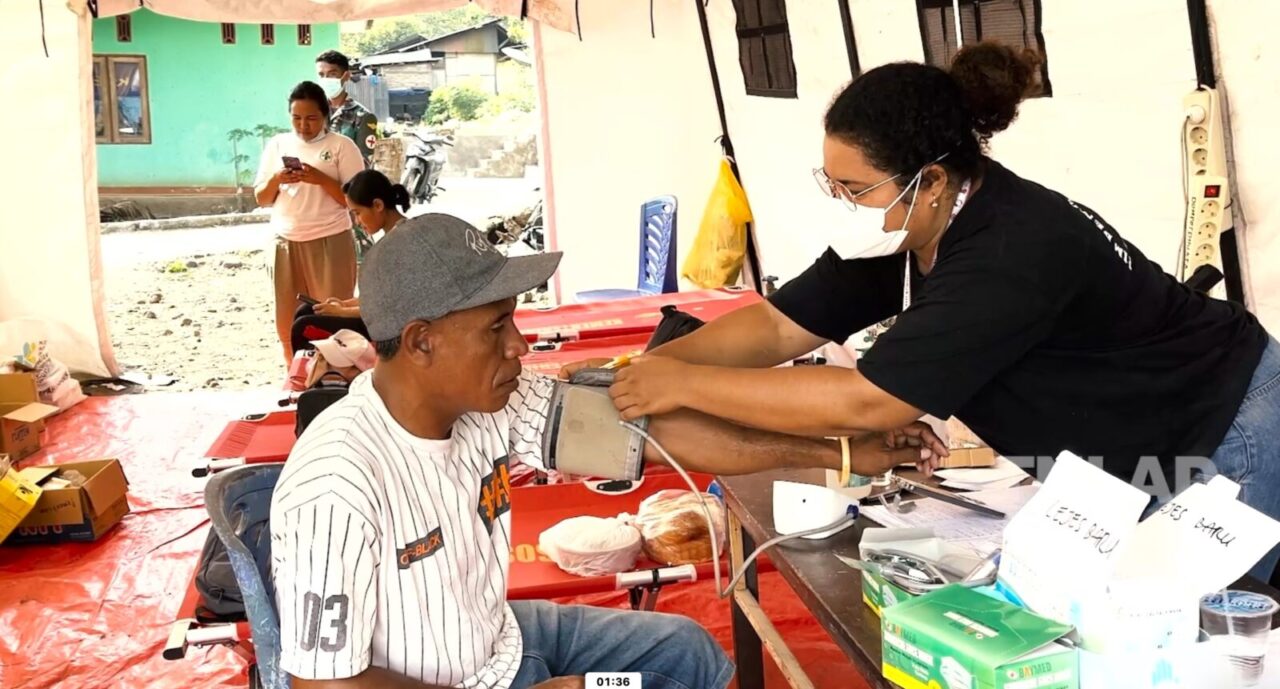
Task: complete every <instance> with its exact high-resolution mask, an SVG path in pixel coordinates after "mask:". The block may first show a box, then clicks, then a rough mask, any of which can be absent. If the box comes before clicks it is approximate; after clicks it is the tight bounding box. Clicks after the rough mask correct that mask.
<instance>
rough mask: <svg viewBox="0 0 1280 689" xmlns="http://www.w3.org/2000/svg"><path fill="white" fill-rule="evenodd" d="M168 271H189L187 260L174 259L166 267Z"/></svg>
mask: <svg viewBox="0 0 1280 689" xmlns="http://www.w3.org/2000/svg"><path fill="white" fill-rule="evenodd" d="M165 272H166V273H185V272H187V262H186V261H174V262H173V263H170V264H169V265H168V266H166V267H165Z"/></svg>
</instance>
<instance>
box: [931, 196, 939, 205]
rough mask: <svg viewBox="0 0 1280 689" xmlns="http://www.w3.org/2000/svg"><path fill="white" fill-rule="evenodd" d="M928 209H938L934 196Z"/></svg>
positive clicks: (936, 198) (936, 199)
mask: <svg viewBox="0 0 1280 689" xmlns="http://www.w3.org/2000/svg"><path fill="white" fill-rule="evenodd" d="M929 207H930V208H937V207H938V197H936V196H935V197H933V203H931V204H929Z"/></svg>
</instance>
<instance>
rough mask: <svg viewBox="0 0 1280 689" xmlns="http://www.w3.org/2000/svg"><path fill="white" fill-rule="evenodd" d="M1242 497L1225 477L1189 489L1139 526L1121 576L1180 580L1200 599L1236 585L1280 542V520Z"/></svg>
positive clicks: (1120, 566) (1122, 561)
mask: <svg viewBox="0 0 1280 689" xmlns="http://www.w3.org/2000/svg"><path fill="white" fill-rule="evenodd" d="M1238 493H1239V486H1238V485H1237V484H1235V483H1234V482H1232V481H1230V480H1228V479H1226V478H1224V477H1222V476H1218V477H1215V478H1214V479H1213V480H1212V481H1211V482H1210V483H1209V484H1208V485H1205V484H1200V483H1197V484H1192V485H1191V486H1188V487H1187V489H1186V490H1184V491H1182V492H1181V493H1179V494H1178V495H1177V496H1176V497H1174V498H1173V499H1172V500H1170V501H1169V502H1168V503H1166V504H1165V505H1164V506H1163V507H1161V508H1160V510H1159V511H1157V512H1156V513H1155V514H1153V515H1151V517H1149V518H1147V519H1146V520H1144V521H1143V522H1142V523H1141V524H1139V525H1138V528H1137V529H1136V530H1135V531H1134V538H1133V540H1132V543H1131V544H1130V545H1129V547H1128V548H1126V550H1125V552H1124V554H1123V556H1122V557H1121V558H1120V561H1119V563H1118V566H1117V568H1116V575H1117V577H1120V578H1134V579H1137V578H1147V579H1156V578H1160V579H1165V580H1170V579H1176V580H1178V581H1181V582H1183V583H1184V584H1185V585H1186V586H1187V587H1189V588H1190V589H1191V591H1192V592H1193V593H1195V594H1196V596H1197V597H1198V596H1200V595H1203V594H1205V593H1210V592H1213V591H1220V590H1222V589H1223V588H1225V587H1227V586H1230V585H1231V584H1232V583H1233V582H1235V581H1236V580H1237V579H1239V578H1240V577H1242V576H1244V575H1245V574H1247V573H1248V572H1249V570H1250V569H1252V568H1253V566H1254V564H1256V563H1257V562H1258V560H1261V559H1262V557H1263V556H1264V555H1266V554H1267V551H1269V550H1271V548H1272V547H1273V546H1275V544H1276V543H1280V522H1277V521H1276V520H1274V519H1272V518H1270V517H1268V516H1267V515H1265V514H1263V513H1261V512H1259V511H1257V510H1255V509H1253V508H1252V507H1249V506H1248V505H1245V504H1244V503H1242V502H1239V501H1238V500H1236V499H1235V496H1236V495H1237V494H1238Z"/></svg>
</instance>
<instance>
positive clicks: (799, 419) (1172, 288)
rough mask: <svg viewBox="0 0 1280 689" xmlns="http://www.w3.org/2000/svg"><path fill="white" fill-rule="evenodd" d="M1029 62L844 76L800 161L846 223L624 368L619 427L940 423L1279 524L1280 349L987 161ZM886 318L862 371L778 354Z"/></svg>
mask: <svg viewBox="0 0 1280 689" xmlns="http://www.w3.org/2000/svg"><path fill="white" fill-rule="evenodd" d="M1038 74H1039V70H1038V67H1037V64H1036V61H1035V60H1034V58H1033V56H1030V55H1028V54H1024V53H1020V52H1016V51H1014V50H1013V49H1010V48H1007V47H1003V46H998V45H993V44H979V45H976V46H973V47H970V48H966V49H964V50H962V51H961V52H960V54H959V55H957V57H956V60H955V63H954V64H953V66H952V67H951V70H950V71H949V72H948V71H944V70H941V69H938V68H936V67H930V66H925V65H920V64H905V63H904V64H890V65H885V66H882V67H878V68H876V69H873V70H871V71H869V72H867V73H865V74H864V75H862V76H860V77H859V78H858V79H857V80H855V81H854V82H853V83H852V84H850V85H849V86H848V87H847V88H846V89H845V90H844V91H843V92H842V93H841V94H840V95H839V97H838V98H836V100H835V102H834V103H833V104H832V105H831V108H830V109H829V110H828V112H827V116H826V123H825V124H826V132H827V136H826V139H825V142H824V145H823V167H822V168H821V169H819V170H816V171H815V176H816V177H817V178H818V181H819V183H820V184H821V185H822V189H823V191H824V192H825V193H826V194H828V195H829V196H831V197H832V198H833V201H832V202H834V203H841V204H843V205H845V206H846V207H847V208H848V210H849V211H850V213H849V215H848V221H849V222H848V226H847V227H842V228H839V231H838V236H837V237H834V238H833V241H832V242H831V244H832V248H831V249H830V250H828V251H827V252H826V253H825V254H824V255H823V256H822V257H820V258H819V259H818V260H817V262H816V263H815V264H814V265H813V267H811V268H810V269H809V270H807V271H806V272H805V273H804V274H802V275H801V276H799V277H798V278H796V279H795V280H793V281H791V282H790V283H788V284H787V285H785V286H784V287H783V288H782V289H781V290H779V291H778V292H777V293H776V294H775V295H773V296H772V297H771V298H770V300H769V301H768V302H766V303H763V304H760V305H757V306H752V307H748V308H746V309H742V310H740V311H738V312H736V313H733V314H730V315H728V316H726V317H724V318H722V319H719V320H717V321H715V322H713V323H710V324H708V325H707V326H706V327H703V328H701V329H699V330H698V331H697V332H695V333H693V334H692V335H689V336H687V337H685V338H682V339H680V340H677V341H675V342H672V343H670V344H668V345H665V346H663V347H661V348H658V349H656V350H655V351H654V352H653V353H652V354H651V355H650V356H646V357H641V358H638V359H636V360H634V362H633V364H632V365H631V366H630V367H628V368H626V369H623V370H622V371H620V372H619V374H618V378H617V383H616V384H615V385H614V387H613V389H612V391H611V392H612V394H613V396H614V399H615V402H616V405H617V407H618V409H619V410H620V411H621V413H622V416H623V418H626V419H633V418H636V417H638V416H641V415H645V414H660V413H664V412H669V411H672V410H674V409H677V408H682V407H683V408H691V409H696V410H698V411H701V412H704V413H708V414H712V415H715V416H719V417H722V418H725V419H728V420H731V421H734V422H737V423H739V424H742V425H746V426H752V427H756V428H761V429H768V430H773V431H781V432H785V433H792V434H797V435H807V436H828V437H829V436H858V435H862V434H865V433H867V432H869V431H884V430H889V429H895V428H899V427H902V426H904V425H906V424H909V423H911V422H913V421H916V420H917V419H920V418H921V417H922V416H923V415H925V414H931V415H933V416H935V417H938V418H941V419H946V418H949V417H951V416H955V417H957V418H958V419H960V420H961V421H962V422H964V423H965V424H966V425H967V426H968V427H969V428H971V429H972V430H973V431H975V432H976V433H977V434H978V435H979V436H980V437H981V438H983V439H984V440H985V441H986V442H988V443H990V444H991V445H992V447H994V448H995V449H996V450H997V451H999V452H1000V453H1001V454H1003V455H1005V456H1007V457H1011V458H1023V457H1025V458H1033V457H1050V458H1051V457H1056V456H1057V455H1058V454H1060V453H1061V452H1062V451H1064V450H1069V451H1071V452H1073V453H1075V454H1077V455H1080V456H1083V457H1098V458H1101V459H1102V462H1103V466H1104V467H1105V468H1106V469H1107V471H1108V472H1110V473H1112V474H1114V475H1116V476H1118V477H1120V478H1122V479H1124V480H1134V482H1135V485H1140V487H1144V488H1147V489H1148V490H1150V492H1152V493H1153V494H1154V495H1155V496H1156V497H1165V498H1167V497H1168V496H1169V495H1170V494H1171V492H1174V491H1176V490H1177V489H1178V488H1179V484H1178V483H1177V482H1178V481H1182V482H1183V483H1184V484H1185V480H1186V479H1187V478H1189V475H1190V474H1191V473H1192V472H1191V471H1187V470H1180V471H1175V469H1183V468H1186V467H1191V468H1198V469H1200V470H1201V471H1202V472H1203V473H1212V472H1218V473H1221V474H1223V475H1225V476H1227V477H1228V478H1231V479H1232V480H1235V481H1236V482H1238V483H1240V484H1241V487H1242V490H1241V499H1242V500H1243V501H1244V502H1246V503H1248V504H1250V505H1252V506H1254V507H1255V508H1257V509H1259V510H1261V511H1262V512H1265V513H1267V514H1269V515H1271V516H1272V517H1280V344H1277V343H1276V341H1275V340H1273V339H1272V338H1271V337H1270V336H1269V335H1268V334H1267V333H1266V331H1265V330H1264V329H1263V328H1262V326H1261V325H1260V324H1259V323H1258V321H1257V319H1255V318H1254V316H1253V315H1252V314H1250V313H1249V312H1248V311H1247V310H1245V309H1244V308H1243V307H1242V306H1241V305H1239V304H1234V303H1229V302H1225V301H1219V300H1215V299H1211V298H1210V297H1208V296H1206V295H1204V294H1201V293H1199V292H1195V291H1193V290H1191V289H1189V288H1187V287H1186V286H1184V285H1182V284H1181V283H1179V282H1178V281H1177V280H1175V279H1174V278H1172V277H1171V276H1169V275H1168V274H1166V273H1165V272H1164V271H1162V270H1161V269H1160V267H1159V266H1157V265H1156V264H1155V263H1153V262H1152V261H1150V260H1149V259H1147V258H1146V257H1145V256H1143V254H1142V252H1141V251H1139V250H1138V248H1137V247H1135V246H1133V245H1132V244H1130V243H1128V242H1126V241H1125V240H1124V239H1123V238H1122V237H1121V236H1120V234H1119V233H1117V232H1116V231H1115V229H1114V228H1112V227H1111V226H1110V225H1108V224H1107V222H1106V221H1105V220H1103V219H1102V217H1101V216H1099V215H1098V214H1097V213H1096V212H1094V211H1093V210H1091V209H1089V208H1087V207H1085V206H1083V205H1081V204H1079V203H1076V202H1074V201H1072V200H1070V199H1068V198H1066V197H1065V196H1063V195H1062V194H1060V193H1058V192H1055V191H1052V190H1050V189H1046V188H1044V187H1042V186H1040V185H1038V184H1036V183H1034V182H1031V181H1028V180H1025V179H1022V178H1020V177H1018V176H1017V175H1015V174H1014V173H1012V172H1010V171H1009V170H1007V169H1005V168H1004V167H1002V166H1001V165H1000V164H998V163H996V162H994V161H992V160H991V159H989V158H987V157H986V156H985V155H984V152H983V151H984V148H985V145H986V142H987V140H988V139H989V138H990V137H991V136H992V135H993V134H994V133H996V132H998V131H1001V130H1003V129H1004V128H1006V127H1007V126H1008V125H1009V124H1010V123H1011V122H1012V121H1013V120H1014V118H1015V117H1016V116H1017V110H1018V104H1019V102H1020V101H1021V99H1022V97H1023V96H1024V94H1026V93H1027V92H1028V91H1029V90H1030V89H1032V88H1034V86H1035V81H1036V79H1037V78H1038ZM817 202H820V201H818V200H816V199H815V203H817ZM1171 229H1173V228H1171ZM895 316H896V320H895V322H894V323H893V325H892V326H891V327H890V328H889V329H888V330H887V331H886V332H884V333H883V334H882V335H881V336H880V337H879V338H878V339H877V341H876V342H875V344H874V345H873V346H872V348H871V349H870V351H868V352H867V354H866V356H865V357H864V358H863V359H862V360H860V361H859V362H858V368H857V370H848V369H839V368H834V367H812V366H804V367H792V368H771V367H774V366H777V365H778V364H781V363H784V362H787V361H790V360H792V359H794V358H796V357H799V356H801V355H803V354H805V353H808V352H810V351H812V350H814V349H816V348H817V347H819V346H821V345H822V344H823V343H824V342H827V341H835V342H842V341H844V340H845V339H847V338H848V337H849V336H850V335H851V334H853V333H855V332H858V331H860V330H862V329H864V328H866V327H868V326H870V325H872V324H875V323H879V322H881V321H885V320H886V319H889V318H891V317H895ZM1183 458H1200V459H1199V461H1198V462H1197V461H1196V460H1195V459H1188V460H1183ZM1179 474H1181V475H1179ZM1277 558H1280V554H1277V553H1275V552H1273V553H1272V554H1271V555H1270V556H1268V558H1266V559H1264V560H1263V562H1261V563H1259V566H1258V568H1257V569H1255V570H1254V573H1255V574H1257V575H1259V576H1261V577H1262V578H1264V579H1265V578H1266V576H1267V574H1269V573H1270V571H1271V569H1272V568H1273V567H1274V565H1275V563H1276V560H1277Z"/></svg>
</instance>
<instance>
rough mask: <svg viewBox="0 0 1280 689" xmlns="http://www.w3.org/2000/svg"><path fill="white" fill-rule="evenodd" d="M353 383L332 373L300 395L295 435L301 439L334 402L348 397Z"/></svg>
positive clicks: (335, 372) (323, 376)
mask: <svg viewBox="0 0 1280 689" xmlns="http://www.w3.org/2000/svg"><path fill="white" fill-rule="evenodd" d="M350 386H351V381H349V380H347V379H346V378H344V377H343V376H342V374H341V373H338V372H337V371H330V372H328V373H326V374H324V375H322V376H320V380H317V381H316V382H315V383H314V384H313V385H312V386H311V387H309V388H307V389H306V390H303V391H302V392H301V393H299V394H298V420H297V421H296V422H294V427H293V433H294V435H295V436H298V437H300V436H301V435H302V432H303V431H305V430H306V429H307V426H310V425H311V422H312V421H315V420H316V417H317V416H319V415H320V412H322V411H324V410H326V409H328V408H329V407H330V406H332V405H333V403H334V402H337V401H338V400H340V399H342V398H343V397H346V396H347V390H348V389H349V388H350Z"/></svg>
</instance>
